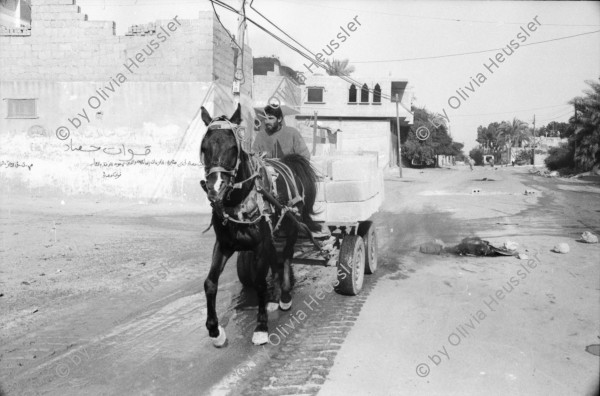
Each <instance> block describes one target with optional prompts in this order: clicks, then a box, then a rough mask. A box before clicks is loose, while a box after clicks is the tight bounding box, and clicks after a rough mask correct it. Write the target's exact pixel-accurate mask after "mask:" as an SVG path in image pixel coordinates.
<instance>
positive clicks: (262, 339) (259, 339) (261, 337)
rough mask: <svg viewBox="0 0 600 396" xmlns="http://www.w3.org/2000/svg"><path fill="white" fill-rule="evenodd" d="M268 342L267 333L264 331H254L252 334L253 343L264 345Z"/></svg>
mask: <svg viewBox="0 0 600 396" xmlns="http://www.w3.org/2000/svg"><path fill="white" fill-rule="evenodd" d="M267 342H269V333H267V332H266V331H255V332H254V334H252V343H253V344H254V345H264V344H266V343H267Z"/></svg>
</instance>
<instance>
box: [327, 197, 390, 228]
mask: <svg viewBox="0 0 600 396" xmlns="http://www.w3.org/2000/svg"><path fill="white" fill-rule="evenodd" d="M381 202H382V201H381V197H380V194H377V195H375V196H374V197H371V198H369V199H368V200H366V201H362V202H327V203H326V210H325V212H326V221H327V222H329V223H334V224H335V223H336V222H339V223H342V222H344V223H345V222H355V221H364V220H367V219H369V218H370V217H371V216H372V215H373V214H374V213H375V212H377V211H378V210H379V207H380V206H381Z"/></svg>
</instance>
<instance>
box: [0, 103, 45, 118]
mask: <svg viewBox="0 0 600 396" xmlns="http://www.w3.org/2000/svg"><path fill="white" fill-rule="evenodd" d="M6 103H7V111H6V114H7V116H6V118H38V116H37V105H36V99H6Z"/></svg>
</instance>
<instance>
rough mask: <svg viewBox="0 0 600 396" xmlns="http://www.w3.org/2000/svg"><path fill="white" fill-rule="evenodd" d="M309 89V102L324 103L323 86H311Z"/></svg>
mask: <svg viewBox="0 0 600 396" xmlns="http://www.w3.org/2000/svg"><path fill="white" fill-rule="evenodd" d="M307 91H308V95H307V96H308V98H307V102H308V103H324V102H323V91H324V89H323V87H309V88H307Z"/></svg>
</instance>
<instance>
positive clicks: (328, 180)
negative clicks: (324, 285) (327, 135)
mask: <svg viewBox="0 0 600 396" xmlns="http://www.w3.org/2000/svg"><path fill="white" fill-rule="evenodd" d="M313 165H314V166H315V167H316V168H317V169H318V170H319V171H320V173H321V174H322V175H323V178H322V181H321V182H320V183H319V186H318V187H319V193H318V195H317V203H316V204H315V208H316V211H317V212H318V214H317V216H316V220H317V221H320V222H322V224H323V225H324V226H325V227H326V228H327V229H328V230H329V233H322V234H323V235H320V236H317V241H318V242H319V243H320V244H321V245H322V247H321V249H317V248H316V247H315V246H314V244H313V243H312V242H311V241H310V240H309V238H307V237H306V236H303V237H301V238H299V239H298V241H297V243H296V246H295V250H294V258H293V263H296V264H308V265H323V266H326V267H334V266H335V267H336V268H337V282H336V285H335V290H336V291H337V292H338V293H340V294H345V295H352V296H353V295H357V294H359V293H360V291H361V289H362V285H363V280H364V274H373V273H375V271H376V270H377V234H376V230H375V224H374V223H373V222H372V221H369V220H367V219H368V218H370V217H371V216H372V215H373V214H374V213H375V212H377V210H379V207H380V205H381V203H382V201H383V172H382V171H381V170H380V169H378V167H377V156H376V154H373V153H362V154H350V155H349V154H346V155H343V156H342V155H339V156H335V157H326V158H316V159H313ZM349 165H351V166H350V167H349ZM284 245H285V239H284V238H277V237H276V238H275V247H276V249H277V252H278V256H279V259H280V260H281V259H282V257H281V256H282V251H283V246H284ZM252 259H253V257H252V253H251V252H239V253H238V259H237V273H238V278H239V280H240V281H241V282H242V284H243V285H245V286H252V284H253V282H254V277H255V274H254V273H253V266H252V265H251V262H252Z"/></svg>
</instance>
